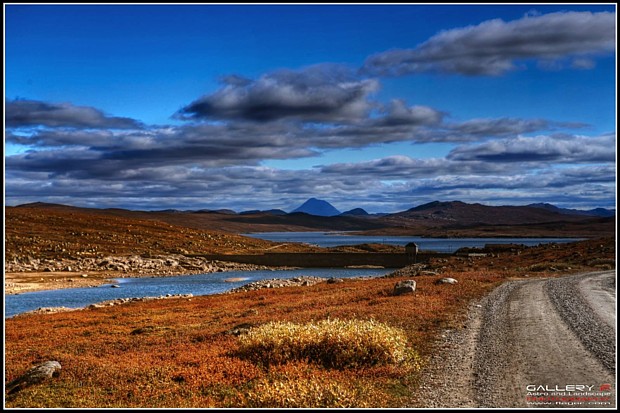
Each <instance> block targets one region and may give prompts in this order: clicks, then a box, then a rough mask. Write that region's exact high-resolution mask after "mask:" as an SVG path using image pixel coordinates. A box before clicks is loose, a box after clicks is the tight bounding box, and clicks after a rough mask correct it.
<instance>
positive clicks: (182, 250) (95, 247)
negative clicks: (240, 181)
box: [5, 204, 295, 260]
mask: <svg viewBox="0 0 620 413" xmlns="http://www.w3.org/2000/svg"><path fill="white" fill-rule="evenodd" d="M164 214H165V213H161V212H160V213H154V214H153V215H152V216H153V217H155V218H156V217H158V216H161V215H164ZM123 215H124V216H123ZM134 215H135V216H134ZM167 215H168V216H175V215H177V214H167ZM137 216H140V218H138V217H137ZM144 216H149V214H148V213H142V214H141V213H137V214H132V213H131V212H130V211H123V210H117V211H110V210H96V209H86V208H73V207H66V206H62V205H41V204H38V205H28V206H22V207H7V208H5V253H6V255H5V259H6V260H11V259H13V258H18V257H22V256H27V255H31V256H36V257H40V258H46V257H54V258H68V257H76V256H81V257H101V256H104V255H108V254H116V255H127V254H155V253H164V254H166V253H167V254H226V253H232V252H234V253H244V252H245V253H253V252H262V251H264V250H266V249H267V248H270V247H273V246H274V245H277V244H276V243H273V242H270V241H263V240H260V239H254V238H249V237H242V236H239V235H234V234H230V233H225V232H221V231H215V230H209V231H204V230H198V229H195V228H190V227H186V226H183V225H174V224H170V223H167V222H164V221H160V220H157V219H144V218H142V217H144ZM287 247H288V248H289V249H294V248H295V247H294V246H290V245H289V246H285V247H283V248H282V249H281V251H282V250H284V251H286V250H287V249H286V248H287Z"/></svg>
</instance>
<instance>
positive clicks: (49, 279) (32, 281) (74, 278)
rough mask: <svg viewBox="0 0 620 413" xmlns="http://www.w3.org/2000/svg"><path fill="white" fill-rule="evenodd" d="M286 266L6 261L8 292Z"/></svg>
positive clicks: (150, 260) (163, 260)
mask: <svg viewBox="0 0 620 413" xmlns="http://www.w3.org/2000/svg"><path fill="white" fill-rule="evenodd" d="M284 268H285V267H277V268H276V267H268V266H265V265H255V264H242V263H235V262H227V261H219V260H207V259H204V258H200V257H188V256H185V255H180V254H168V255H152V256H140V255H130V256H112V255H110V256H106V257H103V258H61V259H57V260H51V259H39V258H32V257H22V258H14V259H12V260H8V261H7V262H6V263H5V279H4V287H5V294H18V293H22V292H32V291H41V290H53V289H60V288H77V287H95V286H99V285H102V284H105V283H110V282H111V281H110V280H111V279H113V278H127V277H152V276H157V277H164V276H180V275H190V274H210V273H215V272H228V271H255V270H275V269H284Z"/></svg>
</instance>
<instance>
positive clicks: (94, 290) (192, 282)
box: [4, 268, 394, 317]
mask: <svg viewBox="0 0 620 413" xmlns="http://www.w3.org/2000/svg"><path fill="white" fill-rule="evenodd" d="M392 271H394V270H393V269H367V268H361V269H349V268H334V269H331V268H312V269H296V270H278V271H270V270H261V271H228V272H219V273H211V274H196V275H182V276H175V277H153V278H118V279H116V281H118V285H119V286H120V288H112V284H105V285H102V286H99V287H90V288H67V289H62V290H50V291H37V292H32V293H21V294H18V295H7V296H5V297H4V305H5V313H4V315H5V317H11V316H14V315H16V314H20V313H23V312H26V311H31V310H36V309H37V308H40V307H70V308H82V307H86V306H88V305H90V304H94V303H99V302H101V301H107V300H114V299H117V298H131V297H159V296H161V295H166V294H193V295H209V294H218V293H222V292H225V291H228V290H232V289H233V288H237V287H240V286H242V285H245V284H248V283H250V282H253V281H259V280H263V279H271V278H285V279H287V278H294V277H299V276H302V275H305V276H316V277H323V278H330V277H337V278H351V277H363V276H380V275H385V274H388V273H390V272H392ZM231 278H239V279H241V280H240V281H234V282H227V281H226V280H227V279H231Z"/></svg>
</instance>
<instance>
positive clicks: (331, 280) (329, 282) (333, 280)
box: [327, 277, 344, 284]
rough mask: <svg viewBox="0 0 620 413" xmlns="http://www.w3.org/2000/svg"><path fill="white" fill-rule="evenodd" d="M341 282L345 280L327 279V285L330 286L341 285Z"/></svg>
mask: <svg viewBox="0 0 620 413" xmlns="http://www.w3.org/2000/svg"><path fill="white" fill-rule="evenodd" d="M341 282H344V280H343V279H342V278H335V277H331V278H329V279H327V283H328V284H336V283H341Z"/></svg>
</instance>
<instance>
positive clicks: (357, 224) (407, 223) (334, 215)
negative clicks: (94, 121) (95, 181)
mask: <svg viewBox="0 0 620 413" xmlns="http://www.w3.org/2000/svg"><path fill="white" fill-rule="evenodd" d="M6 208H32V209H36V210H41V211H43V210H74V211H82V212H88V213H93V214H102V213H103V214H107V215H113V216H121V217H127V218H135V219H151V220H158V221H163V222H167V223H170V224H172V225H182V226H186V227H190V228H194V229H199V230H220V231H226V232H231V233H237V234H244V233H249V232H270V231H362V232H364V233H365V234H366V235H415V236H430V237H468V236H477V237H479V236H484V237H486V236H502V237H513V236H516V237H522V236H528V237H534V236H539V237H562V236H564V237H567V236H569V237H588V238H592V237H599V236H611V235H615V210H608V209H604V208H596V209H592V210H588V211H582V210H573V209H565V208H558V207H555V206H553V205H550V204H531V205H527V206H488V205H482V204H478V203H475V204H468V203H464V202H460V201H450V202H440V201H434V202H429V203H426V204H423V205H419V206H416V207H413V208H410V209H408V210H406V211H402V212H397V213H391V214H374V213H373V214H369V213H368V212H366V211H365V210H364V209H362V208H354V209H351V210H348V211H346V212H343V213H340V211H338V209H336V208H335V207H334V206H333V205H331V204H330V203H329V202H327V201H324V200H320V199H316V198H311V199H309V200H308V201H306V202H304V203H303V204H302V205H300V206H299V207H298V208H296V209H294V210H293V211H292V212H291V213H286V212H285V211H282V210H279V209H271V210H264V211H261V210H251V211H244V212H240V213H237V212H235V211H233V210H231V209H219V210H206V209H203V210H193V211H191V210H185V211H183V210H173V209H166V210H159V211H130V210H125V209H120V208H108V209H94V208H79V207H72V206H66V205H59V204H46V203H40V202H37V203H33V204H25V205H20V206H18V207H6ZM6 208H5V210H6Z"/></svg>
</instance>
